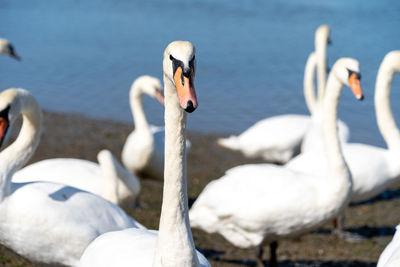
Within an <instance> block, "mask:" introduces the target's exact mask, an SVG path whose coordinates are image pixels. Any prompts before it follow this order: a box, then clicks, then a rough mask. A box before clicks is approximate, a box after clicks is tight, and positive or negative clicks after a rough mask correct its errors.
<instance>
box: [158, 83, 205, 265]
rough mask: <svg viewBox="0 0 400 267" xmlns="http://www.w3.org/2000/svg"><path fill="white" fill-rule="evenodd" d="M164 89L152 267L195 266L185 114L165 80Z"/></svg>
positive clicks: (174, 90)
mask: <svg viewBox="0 0 400 267" xmlns="http://www.w3.org/2000/svg"><path fill="white" fill-rule="evenodd" d="M164 86H165V87H164V94H165V162H164V166H165V168H164V191H163V201H162V208H161V218H160V227H159V232H158V240H157V249H156V258H155V261H154V264H153V266H163V267H165V266H171V267H172V266H182V267H183V266H198V265H199V263H198V259H197V255H196V252H195V247H194V242H193V237H192V232H191V230H190V224H189V216H188V198H187V183H186V151H185V149H186V148H185V140H186V134H185V130H186V129H185V128H186V113H185V112H184V110H183V109H182V108H181V107H180V104H179V100H178V97H177V92H176V88H175V86H174V84H172V82H171V81H170V80H169V79H168V78H167V77H165V76H164ZM161 263H162V264H161Z"/></svg>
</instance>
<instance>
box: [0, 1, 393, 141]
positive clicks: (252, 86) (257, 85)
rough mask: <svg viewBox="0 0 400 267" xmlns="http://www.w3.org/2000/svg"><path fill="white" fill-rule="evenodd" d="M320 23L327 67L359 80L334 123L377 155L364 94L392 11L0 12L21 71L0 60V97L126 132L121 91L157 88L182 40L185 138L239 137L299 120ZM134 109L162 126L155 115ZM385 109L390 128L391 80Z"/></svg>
mask: <svg viewBox="0 0 400 267" xmlns="http://www.w3.org/2000/svg"><path fill="white" fill-rule="evenodd" d="M323 23H326V24H329V25H330V26H331V29H332V31H331V39H332V41H333V44H332V46H330V47H329V48H328V57H329V63H330V64H332V63H333V62H334V61H335V60H336V59H337V58H339V57H342V56H351V57H354V58H357V59H358V60H359V61H360V66H361V71H362V75H363V78H362V86H363V89H364V92H365V96H366V98H365V101H364V102H361V103H359V102H357V101H356V100H355V99H354V98H353V97H352V95H351V93H350V91H349V90H348V89H345V91H344V94H343V96H342V99H341V103H340V106H339V108H340V111H339V116H340V117H341V119H342V120H344V121H345V122H347V123H348V124H349V126H350V128H351V135H352V140H353V141H360V142H367V143H371V144H375V145H384V143H383V140H382V138H381V137H380V134H379V132H378V129H377V126H376V122H375V115H374V108H373V93H374V83H375V77H376V72H377V69H378V66H379V64H380V61H381V60H382V58H383V56H384V55H385V54H386V53H387V52H389V51H390V50H394V49H400V34H399V33H400V30H399V29H400V2H399V1H398V0H381V1H365V0H354V1H345V0H336V1H317V0H310V1H305V0H288V1H281V0H268V1H265V0H264V1H261V0H235V1H232V0H167V1H166V0H146V1H139V0H119V1H111V0H110V1H105V0H103V1H101V0H98V1H94V0H87V1H83V0H75V1H72V0H58V1H54V0H43V1H31V0H23V1H22V0H21V1H20V0H2V1H1V2H0V36H1V37H6V38H8V39H10V40H12V42H13V43H14V45H15V47H16V50H17V52H18V53H19V54H20V55H21V56H22V58H23V60H22V61H21V62H15V61H13V60H12V59H9V58H4V57H3V58H1V62H0V88H8V87H24V88H26V89H29V90H30V91H31V92H32V93H33V94H34V95H35V96H36V97H37V99H38V100H39V102H40V103H41V105H42V107H44V108H45V109H50V110H55V111H63V112H74V113H80V114H85V115H87V116H91V117H99V118H112V119H116V120H122V121H130V120H131V114H130V109H129V103H128V91H129V87H130V85H131V83H132V81H133V80H134V79H135V77H137V76H139V75H142V74H150V75H154V76H156V77H159V78H161V77H162V69H161V60H162V52H163V49H164V48H165V46H166V45H167V44H168V43H169V42H171V41H173V40H177V39H181V40H190V41H192V42H193V43H194V44H195V46H196V47H197V55H196V58H197V66H198V69H197V70H198V71H197V77H196V90H197V94H198V99H199V103H200V107H199V109H198V110H197V111H196V112H195V113H193V114H191V115H190V117H189V128H190V129H193V130H198V131H204V132H222V133H239V132H241V131H243V130H245V129H246V128H247V127H249V126H250V125H252V124H253V123H254V122H256V121H258V120H260V119H263V118H266V117H269V116H273V115H277V114H284V113H302V114H307V113H308V111H307V109H306V106H305V103H304V98H303V96H302V79H303V69H304V64H305V61H306V58H307V56H308V54H309V53H310V52H311V51H312V50H313V43H314V41H313V38H314V30H315V29H316V28H317V27H318V26H319V25H320V24H323ZM145 103H146V111H147V113H148V117H149V120H150V121H151V122H152V123H154V124H162V122H163V115H162V108H161V106H160V105H159V104H158V103H157V102H155V101H152V100H151V99H149V98H146V99H145ZM392 104H393V109H394V113H395V116H397V117H398V120H399V121H400V78H396V79H395V80H394V87H393V91H392ZM66 127H70V126H68V125H66Z"/></svg>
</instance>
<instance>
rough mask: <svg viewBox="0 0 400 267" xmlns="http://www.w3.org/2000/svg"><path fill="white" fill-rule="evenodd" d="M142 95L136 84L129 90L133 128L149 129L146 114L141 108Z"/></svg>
mask: <svg viewBox="0 0 400 267" xmlns="http://www.w3.org/2000/svg"><path fill="white" fill-rule="evenodd" d="M142 96H143V93H142V91H141V89H140V87H139V86H138V85H137V84H134V85H133V86H132V89H131V92H130V104H131V110H132V115H133V122H134V124H135V130H143V129H144V130H146V129H149V124H148V122H147V119H146V114H145V113H144V110H143V102H142Z"/></svg>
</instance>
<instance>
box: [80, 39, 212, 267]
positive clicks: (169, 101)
mask: <svg viewBox="0 0 400 267" xmlns="http://www.w3.org/2000/svg"><path fill="white" fill-rule="evenodd" d="M194 55H195V48H194V47H193V45H192V44H191V43H189V42H182V41H176V42H172V43H171V44H169V45H168V46H167V48H166V49H165V51H164V57H163V69H164V92H165V171H164V173H165V175H164V193H163V202H162V203H163V204H162V209H161V218H160V228H159V231H158V233H157V232H156V231H146V230H137V229H127V230H124V231H118V232H112V233H108V234H104V235H102V236H100V237H99V238H97V239H96V240H95V241H94V242H93V243H92V244H90V245H89V246H88V248H87V249H86V250H85V253H84V254H83V256H82V258H81V261H80V264H79V266H81V267H85V266H88V267H89V266H90V267H92V266H97V267H101V266H107V267H108V266H119V267H122V266H143V267H146V266H164V267H167V266H171V267H187V266H210V264H209V263H208V262H207V260H206V259H205V258H204V256H203V255H201V254H200V253H199V252H197V251H196V250H195V247H194V243H193V238H192V232H191V231H190V225H189V219H188V212H187V210H188V200H187V189H186V155H185V154H186V152H185V139H186V134H185V128H186V114H185V111H184V110H186V111H187V112H192V111H194V109H195V108H196V107H197V99H196V93H195V91H194V83H193V82H194V74H195V59H194Z"/></svg>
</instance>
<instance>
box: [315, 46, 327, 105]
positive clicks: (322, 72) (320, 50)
mask: <svg viewBox="0 0 400 267" xmlns="http://www.w3.org/2000/svg"><path fill="white" fill-rule="evenodd" d="M315 53H316V55H317V84H318V100H319V101H323V98H324V93H325V86H326V66H327V65H326V42H321V41H316V42H315Z"/></svg>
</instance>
